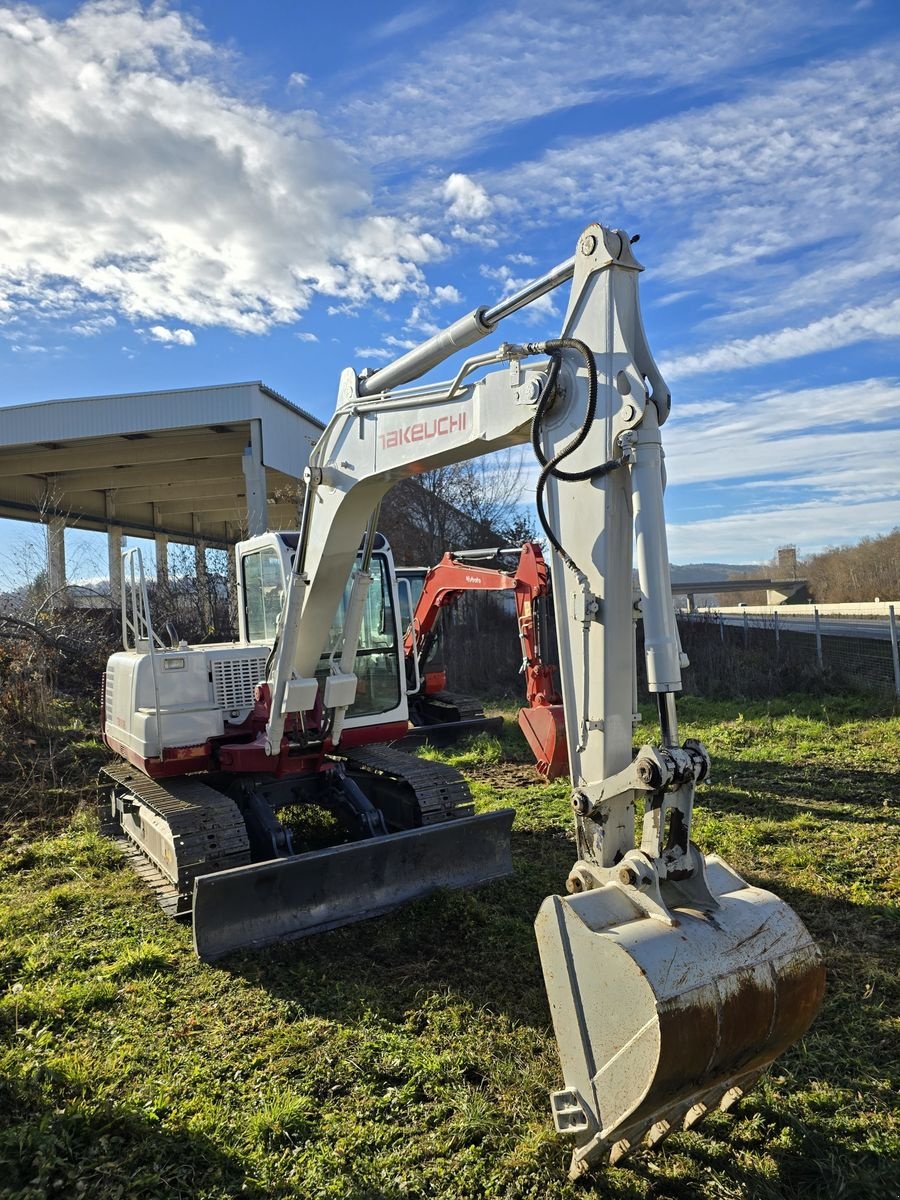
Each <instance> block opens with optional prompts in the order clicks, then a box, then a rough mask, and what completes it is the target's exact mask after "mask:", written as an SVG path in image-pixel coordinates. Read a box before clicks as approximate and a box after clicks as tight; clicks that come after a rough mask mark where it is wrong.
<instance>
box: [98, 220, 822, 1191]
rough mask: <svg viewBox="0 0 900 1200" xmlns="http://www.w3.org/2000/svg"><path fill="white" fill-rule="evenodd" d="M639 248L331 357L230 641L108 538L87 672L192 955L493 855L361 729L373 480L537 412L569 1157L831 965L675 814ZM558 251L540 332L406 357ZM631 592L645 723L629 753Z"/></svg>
mask: <svg viewBox="0 0 900 1200" xmlns="http://www.w3.org/2000/svg"><path fill="white" fill-rule="evenodd" d="M641 269H642V268H641V266H640V264H639V263H638V262H637V261H636V259H635V258H634V256H633V252H632V246H631V241H630V239H629V238H628V236H627V235H626V234H625V233H623V232H621V231H618V230H613V229H608V228H605V227H603V226H602V225H591V226H589V227H588V228H587V229H586V230H585V231H584V233H583V234H582V236H581V238H580V239H579V241H578V244H577V248H576V253H575V255H574V257H573V258H571V259H570V260H568V261H567V262H565V263H562V264H560V265H559V266H558V267H556V268H555V269H554V270H553V271H551V272H549V273H548V274H547V275H545V276H543V277H542V278H540V279H538V280H536V281H535V282H533V283H532V284H531V285H529V286H528V287H526V288H524V289H523V290H522V291H520V292H518V293H516V295H514V296H512V297H509V298H507V299H505V300H503V301H502V302H500V303H499V304H497V305H495V306H493V307H491V308H479V309H476V310H475V311H473V312H472V313H470V314H469V315H468V316H465V317H462V318H460V319H459V320H457V321H456V322H454V323H453V324H452V325H450V326H449V327H448V328H446V329H444V330H443V331H441V332H440V333H438V334H435V335H434V337H432V338H430V339H429V340H428V341H426V342H424V343H422V344H421V345H420V346H418V347H416V348H415V349H413V350H411V351H409V352H408V353H407V354H405V355H403V356H402V357H401V358H399V359H398V360H396V361H395V362H393V363H391V364H389V365H387V366H385V367H383V368H381V369H380V370H376V371H368V370H367V371H362V372H360V373H359V374H357V372H356V371H354V370H352V369H347V370H345V371H344V372H343V374H342V376H341V379H340V385H339V390H338V398H337V407H336V409H335V412H334V415H333V416H332V418H331V420H330V422H329V424H328V426H327V428H326V429H325V432H324V433H323V435H322V437H321V439H320V440H319V442H318V444H317V445H316V447H315V449H314V450H313V452H312V455H311V457H310V460H309V467H308V469H307V471H306V476H305V478H306V495H305V502H304V507H303V512H302V518H301V523H300V530H299V533H297V534H294V535H291V536H288V535H280V534H268V535H265V536H263V537H261V538H255V539H252V540H251V541H249V542H246V543H243V544H242V545H240V546H239V547H238V551H237V553H238V567H239V571H238V576H239V583H240V609H241V639H240V642H239V643H236V644H232V645H219V646H188V645H187V644H185V643H179V642H178V641H177V639H170V641H171V644H170V645H168V646H167V645H164V644H163V642H162V640H161V639H160V638H159V637H158V636H157V634H156V633H155V631H154V630H153V626H152V623H151V620H150V614H149V609H148V606H147V603H146V588H145V587H142V586H141V578H140V576H141V572H140V570H139V569H138V571H137V572H136V571H135V568H134V565H132V568H131V581H132V584H133V585H134V586H132V587H130V588H129V589H126V591H125V593H124V594H126V595H129V596H130V597H131V599H130V600H129V601H127V603H126V602H123V626H124V630H125V640H126V648H125V649H124V650H123V651H122V652H120V653H117V654H114V655H113V656H112V658H111V659H110V661H109V666H108V669H107V672H106V676H105V698H104V730H105V738H106V741H107V744H108V745H109V746H110V747H111V749H113V750H114V751H116V752H117V753H118V755H119V756H120V761H119V763H118V764H115V765H111V766H110V767H109V768H107V770H106V778H107V784H108V786H109V789H110V792H111V796H112V811H113V816H114V819H115V822H116V824H117V827H118V830H119V833H120V835H121V836H122V837H123V839H124V840H125V841H126V843H127V845H128V847H129V849H130V852H131V855H132V857H133V858H134V859H135V861H136V862H137V864H138V865H139V867H140V869H141V871H142V873H143V874H144V875H145V876H146V877H147V879H148V882H149V883H150V884H151V885H152V886H153V887H154V888H155V889H156V890H157V892H158V894H159V897H160V899H161V901H162V902H163V903H164V904H165V905H166V906H167V907H169V909H170V910H171V911H173V912H175V913H182V914H185V915H188V914H190V915H191V917H192V919H193V927H194V938H195V946H196V948H197V951H198V953H200V955H201V956H203V957H205V958H209V959H212V958H216V957H218V956H220V955H222V954H226V953H228V952H230V951H233V950H235V949H239V948H252V947H256V946H261V945H265V944H266V943H269V942H272V941H274V940H279V939H283V938H293V937H299V936H303V935H305V934H308V933H313V932H316V931H318V930H321V929H326V928H330V927H332V926H335V925H339V924H344V923H347V922H349V921H352V920H356V919H359V918H361V917H367V916H373V915H377V914H378V913H381V912H384V911H386V910H387V909H389V908H392V907H395V906H396V905H398V904H401V903H404V902H405V901H408V900H410V899H413V898H414V897H416V896H418V895H422V894H424V892H426V891H428V890H430V889H433V888H435V887H440V886H450V887H458V886H469V885H471V884H475V883H485V882H487V881H489V880H491V879H494V878H498V877H500V876H502V875H504V874H508V873H509V872H510V871H511V861H510V851H509V841H510V837H509V834H510V825H511V821H512V816H513V814H512V812H510V811H508V810H504V811H501V812H495V813H487V814H481V815H474V814H473V812H472V803H471V799H470V797H469V794H468V791H467V789H466V786H465V784H464V783H463V781H462V780H461V779H460V778H459V777H458V776H457V775H456V774H455V772H453V771H452V770H451V769H450V768H448V767H445V766H440V765H438V764H435V763H432V762H426V761H423V760H419V759H416V758H413V757H411V756H408V755H405V754H403V753H402V752H401V751H399V750H396V749H392V748H388V747H385V746H384V745H383V743H384V742H386V741H389V740H390V739H391V737H392V736H393V735H392V730H393V731H394V734H396V733H398V732H399V731H400V730H402V728H403V727H404V726H405V722H406V717H407V706H406V688H407V683H406V678H405V672H404V665H403V654H402V642H401V637H400V631H399V630H398V627H397V620H396V613H397V611H398V589H397V582H396V574H395V572H394V569H393V564H392V560H391V555H390V551H389V548H388V546H387V544H386V543H385V541H384V539H383V538H382V537H381V536H380V535H378V534H377V533H376V528H377V514H378V508H379V504H380V501H381V498H382V497H383V495H384V494H385V492H386V491H387V490H388V489H389V488H390V487H391V485H392V484H394V483H395V482H397V481H398V480H400V479H403V478H406V477H409V476H412V475H416V474H418V473H420V472H422V471H427V470H429V469H432V468H434V467H438V466H440V465H442V464H449V463H455V462H459V461H461V460H463V459H467V458H472V457H474V456H476V455H482V454H488V453H490V452H492V451H495V450H500V449H502V448H504V447H508V446H512V445H515V444H518V443H523V442H526V441H530V442H531V445H532V447H533V450H534V454H535V457H536V460H537V471H538V475H537V486H536V504H537V511H538V515H539V519H540V521H541V525H542V527H543V529H544V532H545V534H546V537H547V540H548V542H549V544H550V546H551V547H552V552H551V571H552V584H553V594H554V601H555V604H554V607H555V613H556V623H557V636H558V644H559V676H560V689H561V693H562V699H563V707H564V714H565V729H566V743H567V747H568V759H569V772H570V777H571V804H572V809H573V812H574V821H575V840H576V850H577V861H576V862H575V863H574V865H573V867H572V870H571V872H570V874H569V877H568V879H567V880H566V881H565V894H560V895H553V896H549V897H548V898H547V899H546V900H545V901H544V902H543V904H542V905H541V908H540V911H539V912H538V914H537V920H536V932H537V940H538V946H539V950H540V957H541V962H542V967H543V971H544V978H545V984H546V989H547V996H548V999H549V1005H550V1011H551V1014H552V1018H553V1024H554V1028H555V1032H556V1038H557V1043H558V1046H559V1051H560V1058H561V1062H562V1072H563V1080H564V1082H563V1086H562V1087H561V1088H560V1089H559V1090H558V1091H556V1092H554V1093H553V1094H552V1096H551V1108H552V1113H553V1118H554V1121H555V1124H556V1127H557V1129H558V1130H560V1131H561V1132H562V1133H565V1134H568V1135H571V1137H572V1138H573V1139H574V1150H573V1157H572V1168H571V1173H572V1175H573V1177H577V1176H578V1175H580V1174H583V1173H584V1172H586V1171H588V1170H589V1169H590V1168H591V1167H592V1166H593V1165H595V1164H596V1163H598V1162H600V1160H601V1159H603V1158H608V1159H611V1160H612V1161H616V1160H617V1159H619V1158H620V1157H621V1156H622V1155H623V1154H625V1153H627V1152H628V1151H629V1150H630V1149H631V1148H633V1147H635V1146H637V1145H639V1144H641V1143H642V1142H643V1143H648V1144H654V1143H656V1142H658V1141H659V1140H660V1139H661V1138H663V1137H664V1136H665V1135H666V1134H667V1133H668V1132H669V1131H670V1130H672V1129H675V1128H678V1127H680V1126H681V1125H682V1124H684V1125H691V1124H693V1123H694V1122H695V1121H697V1120H698V1119H699V1118H700V1117H702V1116H703V1115H704V1113H706V1112H707V1111H708V1110H709V1109H711V1108H714V1107H722V1108H727V1107H729V1106H730V1105H731V1104H732V1103H733V1102H734V1101H735V1100H736V1099H737V1098H738V1097H739V1096H740V1095H741V1094H742V1093H743V1092H744V1091H746V1089H747V1088H748V1087H750V1086H751V1084H752V1083H753V1081H754V1080H755V1079H756V1077H757V1076H758V1075H759V1073H760V1072H761V1071H762V1070H763V1069H764V1068H765V1067H766V1066H767V1065H768V1064H769V1063H770V1062H771V1061H772V1060H773V1059H774V1058H775V1057H776V1056H777V1055H778V1054H780V1053H781V1052H782V1051H783V1050H785V1049H786V1048H787V1047H788V1046H790V1045H791V1044H792V1043H793V1042H795V1041H796V1040H797V1039H798V1038H799V1037H800V1036H801V1035H802V1034H803V1033H804V1032H805V1030H806V1029H807V1027H808V1026H809V1024H810V1022H811V1021H812V1020H813V1018H814V1016H815V1014H816V1012H817V1010H818V1008H819V1005H820V1003H821V999H822V993H823V988H824V968H823V964H822V959H821V955H820V953H819V951H818V949H817V948H816V946H815V944H814V942H813V940H812V939H811V937H810V935H809V934H808V932H807V931H806V929H805V928H804V926H803V924H802V923H801V921H800V920H799V918H798V917H797V916H796V915H795V913H794V912H793V911H792V910H791V909H790V908H789V907H788V905H787V904H785V903H784V902H783V901H781V900H779V899H778V898H777V897H776V896H774V895H772V894H771V893H769V892H766V891H763V890H761V889H759V888H756V887H754V886H752V885H750V884H748V883H747V882H745V881H744V880H743V879H742V878H741V877H740V876H739V875H738V874H736V872H735V871H733V870H732V869H731V868H730V867H729V866H728V865H727V864H726V863H725V862H723V861H722V859H721V858H719V857H718V856H716V855H714V854H704V853H703V852H701V850H700V849H698V847H697V846H696V845H695V843H694V842H693V841H692V839H691V818H692V809H693V803H694V792H695V788H696V785H697V784H698V783H699V782H700V781H702V780H703V779H705V778H706V777H707V775H708V772H709V769H710V764H709V757H708V755H707V752H706V750H705V749H704V747H703V746H702V745H701V744H700V743H699V742H697V741H695V740H693V739H689V738H688V739H685V740H681V739H680V737H679V731H678V723H677V717H676V711H675V703H674V697H675V693H676V692H678V691H679V690H680V689H681V670H682V667H683V665H685V664H684V659H683V655H682V653H681V650H680V647H679V642H678V634H677V629H676V625H675V617H674V612H673V605H672V593H671V587H670V581H669V570H668V553H667V546H666V527H665V520H664V514H663V491H664V469H663V452H662V446H661V440H660V427H661V426H662V424H663V422H664V421H665V420H666V418H667V416H668V415H669V407H670V397H669V392H668V389H667V387H666V384H665V382H664V380H663V378H662V376H661V374H660V372H659V370H658V368H657V366H656V364H655V363H654V361H653V357H652V355H651V353H650V350H649V348H648V345H647V340H646V337H645V333H644V328H643V324H642V321H641V316H640V309H639V303H638V275H639V273H640V271H641ZM569 280H571V291H570V295H569V302H568V308H567V311H566V314H565V318H564V321H563V326H562V331H561V333H560V335H559V336H558V337H555V338H553V339H551V340H548V341H541V342H530V343H526V344H523V345H512V344H503V345H501V346H500V347H499V348H498V349H496V350H494V351H491V352H488V353H485V354H479V355H475V356H472V357H469V358H468V359H466V361H464V362H463V363H462V365H461V366H460V367H459V369H458V370H457V372H456V374H455V375H454V377H453V378H452V379H451V380H449V381H447V382H440V383H430V382H425V383H422V382H416V381H417V380H420V379H421V377H422V376H423V375H425V374H427V373H428V372H430V371H431V370H432V369H433V368H434V367H436V366H437V365H438V364H439V363H440V362H442V361H444V360H445V359H447V358H448V357H450V356H451V355H452V354H455V353H456V352H457V351H459V350H461V349H463V348H465V347H468V346H470V345H471V344H473V343H474V342H476V341H477V340H479V339H481V338H483V337H485V336H486V335H487V334H489V333H491V332H492V331H493V330H494V329H495V328H496V326H497V325H498V323H499V322H500V321H501V320H502V319H503V318H504V317H506V316H508V315H509V314H510V313H513V312H515V311H517V310H518V309H521V308H522V307H524V306H525V305H527V304H528V303H530V302H531V301H533V300H534V299H536V298H537V297H539V296H542V295H544V294H546V293H547V292H549V291H550V290H551V289H553V288H555V287H557V286H559V285H561V284H563V283H565V282H568V281H569ZM491 367H493V369H488V370H487V371H486V372H485V373H483V374H481V372H482V370H483V369H484V368H491ZM361 537H362V549H360V538H361ZM635 552H636V560H637V579H638V584H637V587H635V584H634V583H633V562H634V557H635ZM407 600H409V597H407ZM638 620H640V621H642V622H643V631H644V638H643V642H644V654H645V660H646V675H647V681H648V686H649V691H650V692H651V693H652V695H653V696H655V697H656V701H657V706H658V714H659V727H660V728H659V734H660V737H659V741H658V742H648V743H647V744H644V745H642V746H640V748H639V749H637V750H636V751H635V750H634V749H633V733H634V728H635V725H636V724H637V723H638V721H639V720H640V717H639V714H638V712H637V703H636V699H637V697H636V686H635V682H634V681H635V677H636V676H635V636H634V627H635V622H636V621H638ZM310 806H314V807H318V808H320V809H321V808H324V809H327V810H328V811H329V812H330V813H331V814H332V815H333V817H335V818H336V819H337V820H338V821H339V822H340V824H341V826H342V827H343V829H344V830H345V833H344V835H343V836H344V843H343V844H341V845H338V846H332V847H330V848H326V849H318V850H307V851H306V852H301V850H302V847H301V846H300V845H299V841H298V838H297V834H296V829H295V826H294V822H295V817H296V814H297V812H298V811H301V812H302V810H304V809H309V808H310ZM348 839H349V840H348ZM562 882H563V881H561V883H562Z"/></svg>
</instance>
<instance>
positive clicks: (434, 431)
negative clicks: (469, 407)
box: [381, 412, 466, 450]
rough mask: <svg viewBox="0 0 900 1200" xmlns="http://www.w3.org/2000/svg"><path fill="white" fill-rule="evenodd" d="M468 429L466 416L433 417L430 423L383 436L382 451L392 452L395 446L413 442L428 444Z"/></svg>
mask: <svg viewBox="0 0 900 1200" xmlns="http://www.w3.org/2000/svg"><path fill="white" fill-rule="evenodd" d="M465 428H466V414H465V413H464V412H461V413H457V414H455V415H453V416H450V415H447V416H443V417H433V418H432V419H431V420H430V421H416V422H415V424H413V425H404V426H403V428H402V429H391V430H389V431H388V432H387V433H383V434H381V448H382V450H391V449H393V447H394V446H408V445H411V444H412V443H413V442H428V441H430V440H431V439H432V438H436V437H446V436H447V435H448V434H450V433H462V432H463V431H464V430H465Z"/></svg>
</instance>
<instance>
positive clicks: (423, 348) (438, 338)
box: [359, 257, 575, 396]
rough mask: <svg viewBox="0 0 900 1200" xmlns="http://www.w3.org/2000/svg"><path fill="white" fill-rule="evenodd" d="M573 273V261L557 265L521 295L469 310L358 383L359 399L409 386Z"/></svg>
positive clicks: (491, 331) (527, 286) (521, 292)
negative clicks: (412, 381)
mask: <svg viewBox="0 0 900 1200" xmlns="http://www.w3.org/2000/svg"><path fill="white" fill-rule="evenodd" d="M574 273H575V259H574V257H573V258H570V259H567V260H566V262H564V263H560V264H559V265H558V266H556V267H554V268H553V270H552V271H548V272H547V274H546V275H542V276H541V277H540V279H534V280H532V282H531V283H529V284H526V285H525V287H523V288H522V289H521V291H518V292H515V293H514V294H513V295H512V296H507V297H506V299H505V300H501V301H500V302H499V303H498V304H495V305H494V306H493V307H492V308H484V307H481V308H476V309H473V310H472V312H470V313H468V314H467V315H466V316H465V317H460V318H459V320H458V321H454V322H453V324H452V325H448V326H447V327H446V329H441V330H440V331H439V332H438V333H436V334H434V335H433V336H432V337H430V338H428V340H427V341H424V342H421V343H420V344H419V345H418V346H414V347H413V349H412V350H409V351H408V352H407V353H406V354H403V355H401V356H400V358H397V359H395V360H394V361H393V362H392V363H388V365H387V366H386V367H382V368H381V369H380V370H379V371H376V372H375V373H374V374H373V375H369V376H367V377H366V378H364V379H360V381H359V394H360V396H376V395H378V394H379V393H380V392H387V391H390V390H391V388H395V387H400V386H402V384H404V383H409V382H410V380H411V379H418V377H419V376H420V375H424V374H425V372H426V371H430V370H431V369H432V367H436V366H437V365H438V363H442V362H443V361H444V359H447V358H449V357H450V356H451V355H452V354H455V353H456V352H457V350H463V349H465V347H466V346H471V345H472V343H473V342H478V341H480V340H481V339H482V338H483V337H487V335H488V334H489V333H493V331H494V329H495V328H496V327H497V325H498V324H499V323H500V321H502V320H503V318H504V317H508V316H510V315H511V314H512V313H514V312H518V310H519V309H520V308H524V307H525V305H526V304H531V302H532V301H533V300H537V299H538V297H539V296H544V295H546V293H547V292H552V291H553V289H554V288H557V287H559V285H560V284H561V283H565V282H566V281H567V280H569V279H571V278H572V276H573V275H574Z"/></svg>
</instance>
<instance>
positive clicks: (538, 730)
mask: <svg viewBox="0 0 900 1200" xmlns="http://www.w3.org/2000/svg"><path fill="white" fill-rule="evenodd" d="M519 728H520V729H521V730H522V732H523V733H524V734H525V740H526V741H527V742H528V745H529V746H530V747H531V750H532V753H533V754H534V760H535V765H536V767H537V769H538V771H539V772H540V774H541V775H543V776H544V777H545V778H546V779H557V778H558V777H559V776H560V775H565V774H566V773H567V771H568V769H569V752H568V748H567V746H566V724H565V719H564V717H563V706H562V705H561V704H548V705H545V706H543V707H540V708H520V709H519Z"/></svg>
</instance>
